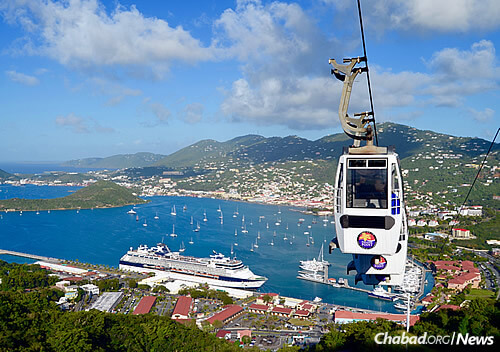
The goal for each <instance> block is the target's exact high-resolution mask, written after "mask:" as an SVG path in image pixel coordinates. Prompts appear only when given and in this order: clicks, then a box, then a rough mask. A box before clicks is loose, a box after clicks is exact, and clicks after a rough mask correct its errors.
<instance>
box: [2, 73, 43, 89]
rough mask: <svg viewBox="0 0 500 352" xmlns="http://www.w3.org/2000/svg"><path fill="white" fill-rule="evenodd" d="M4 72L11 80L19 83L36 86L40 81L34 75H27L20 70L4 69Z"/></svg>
mask: <svg viewBox="0 0 500 352" xmlns="http://www.w3.org/2000/svg"><path fill="white" fill-rule="evenodd" d="M5 74H6V75H7V77H9V79H10V80H11V81H13V82H17V83H21V84H24V85H27V86H36V85H38V84H39V83H40V81H39V80H38V78H36V77H35V76H29V75H26V74H24V73H21V72H16V71H5Z"/></svg>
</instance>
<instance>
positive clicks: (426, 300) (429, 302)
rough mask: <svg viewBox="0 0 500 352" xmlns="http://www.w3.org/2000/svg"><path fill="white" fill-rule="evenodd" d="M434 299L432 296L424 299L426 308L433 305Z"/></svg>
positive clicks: (423, 302)
mask: <svg viewBox="0 0 500 352" xmlns="http://www.w3.org/2000/svg"><path fill="white" fill-rule="evenodd" d="M433 299H434V296H432V295H430V296H427V297H425V298H422V304H423V305H424V306H428V305H429V304H431V303H432V300H433Z"/></svg>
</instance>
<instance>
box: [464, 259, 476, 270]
mask: <svg viewBox="0 0 500 352" xmlns="http://www.w3.org/2000/svg"><path fill="white" fill-rule="evenodd" d="M472 268H475V266H474V262H472V261H470V260H464V261H462V269H464V270H469V269H472Z"/></svg>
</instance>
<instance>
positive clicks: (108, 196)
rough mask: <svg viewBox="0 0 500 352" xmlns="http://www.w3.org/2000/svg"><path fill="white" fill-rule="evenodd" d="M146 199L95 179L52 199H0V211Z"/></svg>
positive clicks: (105, 205)
mask: <svg viewBox="0 0 500 352" xmlns="http://www.w3.org/2000/svg"><path fill="white" fill-rule="evenodd" d="M145 202H146V201H145V200H143V199H141V198H139V197H137V196H135V195H134V194H133V193H132V191H131V190H129V189H127V188H125V187H122V186H119V185H117V184H116V183H114V182H111V181H97V182H95V183H93V184H90V185H89V186H87V187H85V188H82V189H79V190H78V191H76V192H75V193H73V194H70V195H68V196H66V197H62V198H53V199H20V198H12V199H5V200H0V211H3V210H9V209H12V210H26V211H30V210H32V211H35V210H58V209H90V208H111V207H121V206H124V205H130V204H141V203H145Z"/></svg>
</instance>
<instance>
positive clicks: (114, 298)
mask: <svg viewBox="0 0 500 352" xmlns="http://www.w3.org/2000/svg"><path fill="white" fill-rule="evenodd" d="M122 298H123V292H103V293H102V295H100V296H99V298H97V300H96V301H95V302H94V303H93V304H92V305H91V306H90V307H89V308H88V309H87V310H91V309H97V310H99V311H101V312H111V311H112V310H113V309H114V308H115V307H116V305H117V304H118V303H119V302H120V301H121V299H122Z"/></svg>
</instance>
